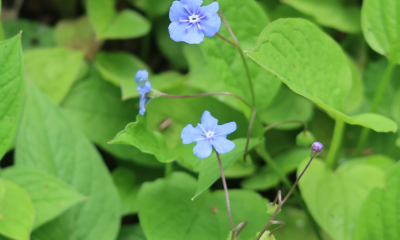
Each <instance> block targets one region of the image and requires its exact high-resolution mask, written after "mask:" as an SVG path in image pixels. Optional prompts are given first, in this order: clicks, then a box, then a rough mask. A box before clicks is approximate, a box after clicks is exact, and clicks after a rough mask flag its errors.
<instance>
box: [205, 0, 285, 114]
mask: <svg viewBox="0 0 400 240" xmlns="http://www.w3.org/2000/svg"><path fill="white" fill-rule="evenodd" d="M209 2H211V1H207V2H205V3H204V5H205V4H207V3H209ZM218 3H219V7H220V8H221V9H223V13H224V16H225V17H226V19H227V21H228V22H229V25H230V27H231V28H232V31H233V32H234V33H235V35H236V38H237V39H238V41H239V43H240V46H241V48H242V49H243V50H244V49H252V48H253V46H254V44H255V43H256V40H257V37H258V35H259V34H260V32H261V31H262V29H263V28H264V27H265V26H266V25H267V24H268V23H269V20H268V18H267V16H266V14H265V13H264V12H263V10H262V9H261V8H260V7H259V5H258V4H257V3H256V1H253V0H221V1H218ZM249 22H251V24H249ZM218 33H219V34H221V35H222V36H224V37H226V38H229V39H230V40H231V41H233V40H232V39H231V37H230V35H229V31H228V29H227V28H226V27H225V25H224V24H222V26H221V29H220V30H219V32H218ZM200 48H201V50H202V52H203V54H204V57H205V59H206V61H207V63H208V65H209V66H210V67H211V68H213V69H214V73H215V75H216V77H217V79H218V81H222V82H223V83H224V84H225V87H226V88H227V89H228V90H229V91H230V92H232V93H235V94H237V95H239V96H241V97H243V98H244V99H245V100H246V101H247V102H249V103H251V102H252V99H251V95H250V87H249V83H248V80H247V76H246V72H245V69H244V66H243V62H242V60H241V57H240V54H239V52H238V50H237V49H236V48H235V47H233V46H231V45H229V44H228V43H226V42H225V41H223V40H222V39H220V38H218V37H216V36H214V37H212V38H205V40H204V42H202V43H201V44H200ZM246 62H247V65H248V67H249V71H250V75H251V78H252V82H253V85H254V92H255V101H256V102H255V106H256V107H257V108H259V109H262V108H265V107H267V106H268V105H269V104H270V103H271V101H272V99H273V98H274V96H275V94H276V93H277V92H278V90H279V87H280V82H279V81H277V79H276V78H275V77H274V76H273V75H272V74H270V73H268V72H266V71H264V70H263V69H261V68H260V67H259V66H257V65H256V64H255V63H254V62H252V61H250V60H249V59H246ZM208 91H210V90H208Z"/></svg>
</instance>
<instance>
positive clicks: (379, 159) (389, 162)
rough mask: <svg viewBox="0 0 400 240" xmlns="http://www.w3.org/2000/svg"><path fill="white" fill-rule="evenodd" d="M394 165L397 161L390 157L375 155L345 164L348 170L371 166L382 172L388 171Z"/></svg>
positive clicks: (354, 159)
mask: <svg viewBox="0 0 400 240" xmlns="http://www.w3.org/2000/svg"><path fill="white" fill-rule="evenodd" d="M394 163H395V161H394V160H393V159H391V158H390V157H388V156H385V155H378V154H374V155H369V156H365V157H359V158H353V159H351V160H350V161H348V162H346V163H345V164H346V166H347V167H348V168H353V167H354V168H355V167H357V166H359V165H371V166H374V167H377V168H379V169H381V170H382V171H386V170H388V169H389V168H390V167H392V166H393V164H394Z"/></svg>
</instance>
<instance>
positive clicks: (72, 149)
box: [15, 84, 120, 240]
mask: <svg viewBox="0 0 400 240" xmlns="http://www.w3.org/2000/svg"><path fill="white" fill-rule="evenodd" d="M24 110H25V111H24V114H23V117H22V120H21V124H20V128H19V131H18V137H17V144H16V151H15V164H16V166H26V167H30V168H33V169H38V170H41V171H44V172H47V173H50V174H52V175H54V176H57V177H58V178H60V179H61V180H63V181H65V182H66V183H67V184H70V185H71V186H72V187H73V188H75V189H76V190H77V191H78V192H80V193H81V194H83V195H85V196H87V197H88V200H87V201H85V202H82V203H80V204H78V205H76V206H74V207H73V208H71V209H70V210H68V211H67V212H65V213H64V214H62V215H61V216H60V217H58V218H57V219H55V220H53V221H51V222H49V223H47V224H45V225H43V226H41V227H40V228H38V229H37V230H36V231H34V232H33V233H32V239H40V240H51V239H57V240H67V239H71V238H73V239H76V240H108V239H113V238H115V237H116V236H117V233H118V229H119V225H120V208H119V198H118V192H117V190H116V188H115V186H114V185H113V183H112V179H111V176H110V175H109V173H108V171H107V169H106V166H105V164H104V163H103V161H102V159H101V156H100V154H99V153H98V152H97V151H96V149H95V148H94V146H93V145H92V144H91V143H90V142H89V141H88V140H87V139H86V138H85V137H84V136H83V135H82V134H81V133H80V132H78V131H77V130H76V129H75V128H74V127H73V126H72V125H71V124H70V123H69V122H68V121H67V119H66V118H65V116H64V115H63V114H62V112H61V110H60V109H58V107H57V106H55V105H54V104H53V103H52V102H51V101H50V100H49V99H48V98H47V97H45V96H44V95H42V94H41V93H40V92H39V91H38V90H37V89H36V87H35V86H34V85H32V84H30V86H29V91H28V98H27V103H26V106H25V109H24Z"/></svg>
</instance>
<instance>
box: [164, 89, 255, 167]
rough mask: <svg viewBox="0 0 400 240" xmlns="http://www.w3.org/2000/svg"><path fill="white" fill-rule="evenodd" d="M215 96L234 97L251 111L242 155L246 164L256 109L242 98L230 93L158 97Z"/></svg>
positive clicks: (165, 95) (165, 94)
mask: <svg viewBox="0 0 400 240" xmlns="http://www.w3.org/2000/svg"><path fill="white" fill-rule="evenodd" d="M216 95H227V96H232V97H235V98H237V99H239V100H240V101H241V102H243V103H244V104H245V105H247V106H248V107H249V108H251V109H252V110H253V113H252V114H251V118H250V122H249V129H248V130H247V140H246V146H245V149H244V153H243V161H245V162H246V156H247V150H248V148H249V141H250V137H251V129H252V128H253V123H254V119H255V116H256V113H257V108H255V107H254V106H253V105H251V104H250V103H248V102H247V101H246V100H244V99H243V98H242V97H240V96H238V95H236V94H234V93H230V92H215V93H200V94H191V95H173V94H167V93H160V97H168V98H194V97H209V96H216Z"/></svg>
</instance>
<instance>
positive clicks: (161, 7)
mask: <svg viewBox="0 0 400 240" xmlns="http://www.w3.org/2000/svg"><path fill="white" fill-rule="evenodd" d="M128 1H129V2H131V3H132V4H133V5H134V6H135V7H137V8H139V9H140V10H142V11H144V12H146V14H147V15H148V16H149V18H150V19H152V18H154V17H156V16H160V15H164V14H166V13H167V12H168V10H169V8H170V7H171V5H172V2H173V1H174V0H128ZM167 29H168V27H167Z"/></svg>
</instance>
